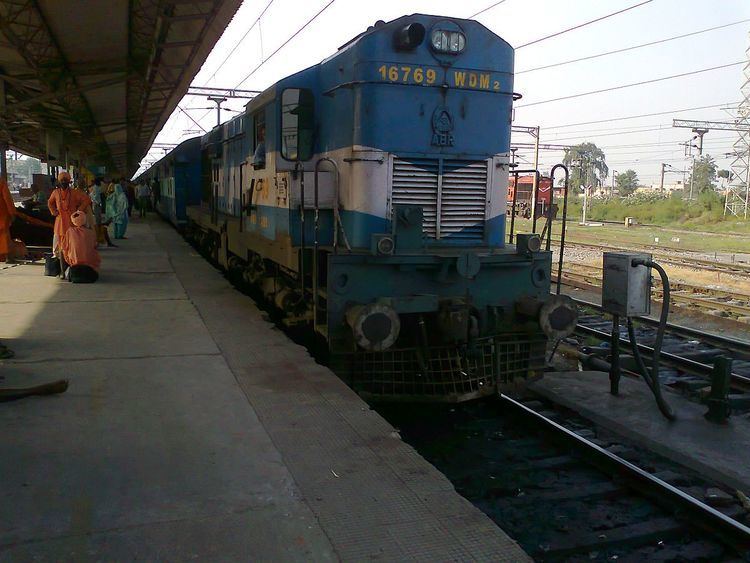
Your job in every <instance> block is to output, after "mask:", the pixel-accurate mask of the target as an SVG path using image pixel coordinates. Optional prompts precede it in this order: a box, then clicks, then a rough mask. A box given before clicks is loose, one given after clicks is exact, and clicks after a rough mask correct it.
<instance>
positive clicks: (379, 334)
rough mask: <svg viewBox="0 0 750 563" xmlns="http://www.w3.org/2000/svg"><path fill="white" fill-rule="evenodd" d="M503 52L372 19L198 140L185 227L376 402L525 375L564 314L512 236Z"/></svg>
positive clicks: (543, 266)
mask: <svg viewBox="0 0 750 563" xmlns="http://www.w3.org/2000/svg"><path fill="white" fill-rule="evenodd" d="M513 56H514V55H513V48H512V47H511V46H510V45H509V44H508V43H506V42H505V41H504V40H502V39H501V38H500V37H498V36H497V35H495V34H494V33H492V32H491V31H490V30H488V29H487V28H485V27H484V26H483V25H481V24H479V23H477V22H475V21H469V20H459V19H455V18H446V17H436V16H429V15H422V14H415V15H411V16H405V17H402V18H399V19H397V20H394V21H392V22H389V23H384V22H378V23H377V24H375V25H374V26H373V27H370V28H369V29H367V30H366V31H365V32H363V33H361V34H360V35H358V36H357V37H355V38H354V39H352V40H351V41H349V42H348V43H346V44H345V45H343V46H342V47H341V48H340V49H339V50H338V51H337V52H336V53H335V54H334V55H333V56H331V57H330V58H328V59H326V60H325V61H323V62H321V63H320V64H318V65H315V66H313V67H310V68H308V69H306V70H303V71H301V72H298V73H297V74H294V75H292V76H289V77H287V78H284V79H283V80H280V81H279V82H278V83H276V84H275V85H273V86H271V87H270V88H268V89H267V90H265V91H264V92H262V93H261V94H259V95H258V96H257V97H255V98H254V99H253V100H251V101H250V102H249V103H248V104H247V106H246V109H245V111H244V112H243V113H242V114H239V115H238V116H236V117H235V118H233V119H232V120H230V121H228V122H226V123H224V124H222V125H221V126H218V127H216V128H215V129H213V130H212V131H211V132H209V133H207V134H206V135H204V136H203V137H202V139H201V141H200V142H201V147H200V152H201V154H200V164H201V172H202V176H201V204H200V205H194V206H191V205H189V206H188V207H187V228H186V231H185V232H186V236H187V237H188V238H189V239H191V240H192V241H194V242H195V243H196V244H197V245H198V246H199V247H201V248H202V249H203V251H204V252H206V253H207V254H208V255H210V256H211V257H212V258H213V259H214V260H215V261H216V262H218V263H219V264H220V265H221V266H222V267H224V268H225V269H226V270H227V271H228V272H229V273H230V274H232V275H234V276H237V277H241V278H242V279H243V280H244V281H245V282H247V283H249V284H253V285H254V286H256V287H257V288H258V289H259V290H260V291H262V292H263V294H264V295H265V297H266V298H267V299H268V300H269V301H270V302H272V303H274V304H275V305H276V306H277V307H278V309H279V310H281V311H283V312H284V315H285V322H286V323H288V324H290V325H294V324H303V325H307V326H309V327H310V328H311V329H312V330H314V331H315V333H316V334H317V335H319V337H320V338H321V339H323V340H324V341H325V343H326V345H327V348H328V350H329V352H330V361H331V364H332V365H333V367H334V369H335V370H336V371H337V372H338V373H339V374H340V375H341V376H342V377H344V378H345V379H346V380H347V381H348V382H349V383H350V385H352V387H353V388H354V389H355V390H357V391H358V392H360V393H361V394H363V395H366V396H368V397H370V398H382V399H411V400H439V401H461V400H467V399H472V398H476V397H479V396H483V395H488V394H492V393H495V392H497V390H498V389H500V388H503V387H505V386H508V385H517V384H518V383H520V382H522V381H524V380H526V379H527V378H529V377H533V376H534V375H536V374H538V373H539V372H540V370H541V369H542V368H543V366H544V355H545V347H546V344H547V342H548V338H550V337H555V338H556V337H560V336H562V335H563V334H565V332H566V331H568V330H572V326H574V324H575V311H574V310H573V309H572V308H571V307H570V305H569V303H568V302H566V301H564V300H561V299H560V298H557V297H553V296H551V295H550V268H551V254H550V252H549V251H544V250H541V245H540V240H539V237H538V236H537V235H519V236H518V238H517V241H516V245H509V244H506V243H505V217H506V215H505V208H506V197H505V196H506V189H507V186H508V169H509V145H510V131H511V111H512V105H513V100H514V93H513Z"/></svg>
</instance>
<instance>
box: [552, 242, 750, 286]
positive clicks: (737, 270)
mask: <svg viewBox="0 0 750 563" xmlns="http://www.w3.org/2000/svg"><path fill="white" fill-rule="evenodd" d="M552 242H553V243H558V244H559V242H560V241H559V240H558V239H552ZM566 244H568V245H570V246H581V247H588V248H594V249H598V250H620V251H629V252H633V251H635V250H638V251H642V250H643V249H644V248H651V249H655V250H656V248H658V247H654V246H653V245H641V246H640V247H638V248H633V247H625V246H612V245H604V244H595V243H593V242H579V241H566ZM661 250H662V251H663V250H664V249H661ZM668 250H672V251H674V252H679V249H668ZM652 254H653V256H654V258H658V259H659V260H661V261H662V262H667V263H670V264H677V265H685V266H689V267H692V268H696V269H699V270H708V271H719V272H727V273H730V274H735V275H740V276H743V277H744V276H745V275H750V264H742V263H737V262H726V261H719V260H705V259H702V258H691V257H688V256H685V257H680V256H674V255H672V254H664V253H662V252H658V250H657V251H656V252H652Z"/></svg>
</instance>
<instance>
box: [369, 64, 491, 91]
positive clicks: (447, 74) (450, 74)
mask: <svg viewBox="0 0 750 563" xmlns="http://www.w3.org/2000/svg"><path fill="white" fill-rule="evenodd" d="M376 76H377V79H378V80H379V81H381V82H389V83H391V84H412V85H418V86H433V85H436V84H437V85H440V84H447V85H448V86H449V87H451V88H460V89H463V90H484V91H489V92H500V91H501V84H502V80H501V76H500V74H499V73H495V72H483V71H479V70H466V69H460V68H449V69H443V68H441V67H433V66H414V65H404V64H389V63H385V64H381V65H380V66H378V67H377V74H376Z"/></svg>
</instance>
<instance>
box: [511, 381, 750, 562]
mask: <svg viewBox="0 0 750 563" xmlns="http://www.w3.org/2000/svg"><path fill="white" fill-rule="evenodd" d="M500 401H501V404H503V405H504V406H505V407H507V408H508V409H509V410H512V411H514V412H515V413H517V414H518V415H520V416H523V417H524V418H526V419H527V420H530V421H532V422H533V423H534V424H536V425H538V426H539V427H540V429H541V430H542V431H543V432H545V433H546V434H547V435H549V436H550V437H551V438H552V439H553V440H554V441H556V442H558V443H561V444H562V445H564V446H566V447H569V448H573V449H575V450H577V451H579V452H581V453H582V455H584V456H585V458H586V459H587V460H588V461H589V462H590V463H591V464H592V465H594V466H595V467H597V468H598V469H600V470H601V471H603V472H605V473H607V474H609V475H611V476H612V477H616V478H617V479H618V480H621V481H622V482H624V484H625V485H626V486H628V487H629V488H631V489H633V490H635V491H636V492H637V493H639V494H642V495H644V496H646V497H648V498H650V499H652V500H654V501H655V502H656V503H657V504H659V505H660V506H662V507H665V508H667V509H668V510H671V511H673V515H674V517H675V518H676V519H677V520H678V521H684V522H685V523H686V526H688V527H696V528H701V529H703V530H705V531H707V532H709V533H710V534H712V535H714V536H716V537H717V538H718V539H719V540H720V541H721V542H723V543H724V544H725V545H727V546H729V547H731V548H732V549H733V550H736V551H737V553H739V554H743V553H747V551H748V550H750V528H748V527H747V526H745V525H743V524H741V523H740V522H738V521H736V520H733V519H732V518H730V517H728V516H726V515H724V514H722V513H721V512H719V511H718V510H716V509H714V508H712V507H710V506H708V505H706V504H704V503H702V502H700V501H699V500H697V499H695V498H693V497H691V496H690V495H688V494H687V493H685V492H683V491H681V490H680V489H678V488H677V487H674V486H673V485H670V484H669V483H667V482H665V481H662V480H661V479H659V478H658V477H655V476H654V475H651V474H650V473H648V472H646V471H644V470H643V469H641V468H640V467H638V466H636V465H634V464H632V463H630V462H629V461H626V460H624V459H622V458H621V457H619V456H616V455H614V454H612V453H610V452H608V451H607V450H605V449H604V448H601V447H600V446H597V445H596V444H594V443H593V442H590V441H589V440H586V439H585V438H583V437H582V436H579V435H578V434H576V433H574V432H571V431H570V430H568V429H567V428H565V427H564V426H561V425H560V424H558V423H556V422H554V421H553V420H550V419H549V418H547V417H545V416H543V415H541V414H539V413H537V412H535V411H534V410H532V409H530V408H528V407H527V406H525V405H523V404H521V403H519V402H518V401H516V400H514V399H512V398H510V397H508V396H507V395H503V394H500Z"/></svg>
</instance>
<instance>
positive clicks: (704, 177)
mask: <svg viewBox="0 0 750 563" xmlns="http://www.w3.org/2000/svg"><path fill="white" fill-rule="evenodd" d="M716 170H717V167H716V163H715V162H714V159H713V158H712V157H710V156H708V155H706V156H702V157H700V158H699V159H697V160H696V161H695V164H694V165H693V172H692V173H691V174H690V180H689V181H688V186H690V185H692V187H693V193H703V192H707V191H712V190H713V189H714V181H715V180H716Z"/></svg>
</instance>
